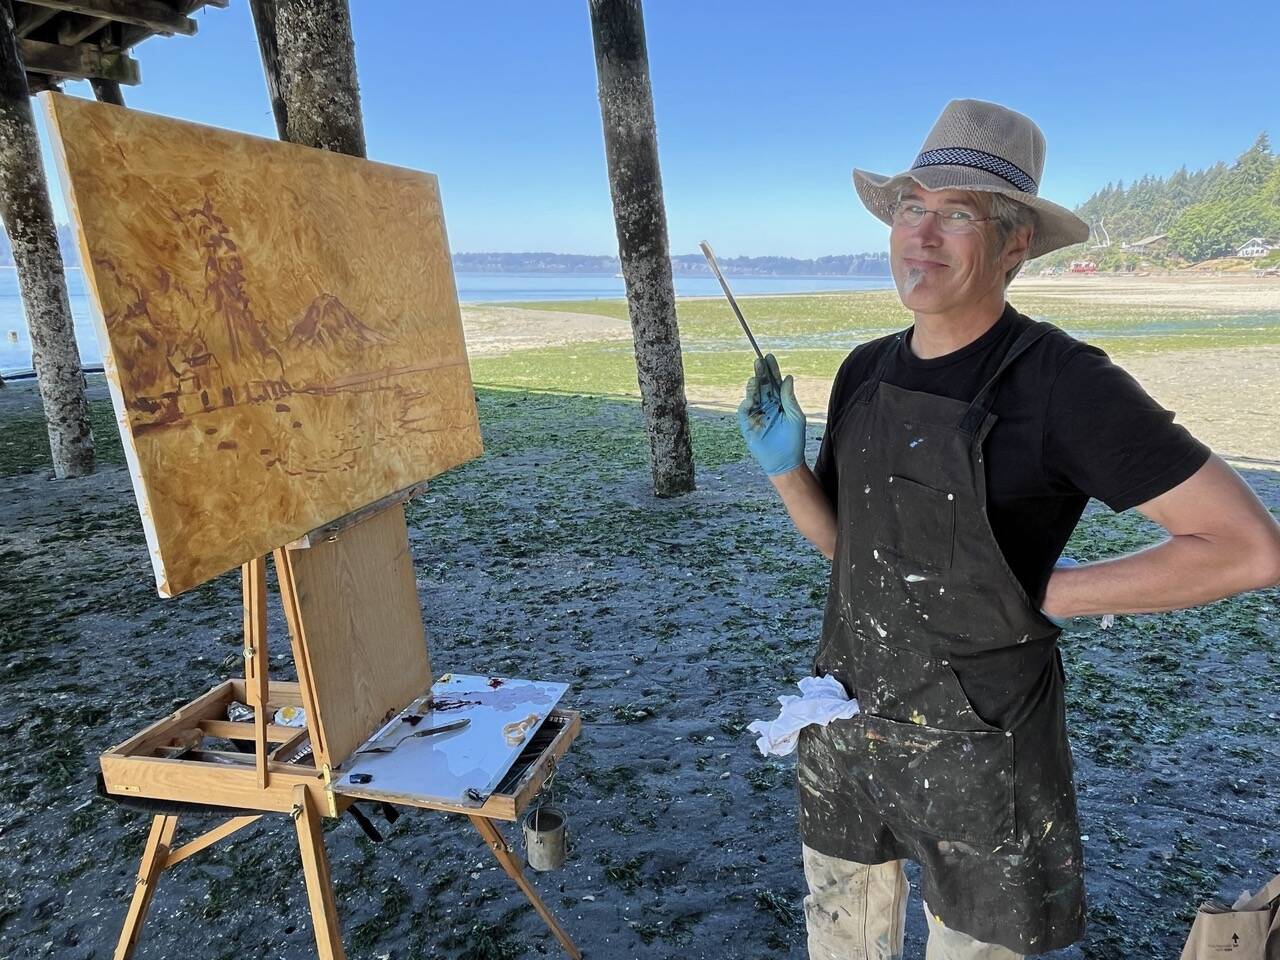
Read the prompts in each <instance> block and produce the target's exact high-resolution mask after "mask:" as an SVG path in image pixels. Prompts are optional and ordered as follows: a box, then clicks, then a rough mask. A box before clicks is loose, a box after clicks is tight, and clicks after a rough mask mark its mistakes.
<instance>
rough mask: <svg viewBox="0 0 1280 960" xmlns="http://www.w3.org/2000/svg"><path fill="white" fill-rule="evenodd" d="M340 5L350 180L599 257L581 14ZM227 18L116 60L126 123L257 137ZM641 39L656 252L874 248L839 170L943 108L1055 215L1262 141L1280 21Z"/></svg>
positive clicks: (1020, 23) (1187, 13)
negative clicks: (997, 109)
mask: <svg viewBox="0 0 1280 960" xmlns="http://www.w3.org/2000/svg"><path fill="white" fill-rule="evenodd" d="M351 6H352V14H353V19H354V28H355V38H356V56H357V61H358V69H359V74H360V86H361V93H362V98H363V107H364V121H365V131H366V136H367V139H368V146H369V156H370V157H371V158H373V159H377V160H381V161H385V162H388V163H395V164H399V165H402V166H407V167H414V168H417V169H422V170H429V171H431V172H433V173H436V174H438V175H439V177H440V184H441V191H442V194H443V197H444V204H445V213H446V218H447V222H448V229H449V235H450V242H451V245H452V247H453V249H454V250H455V251H481V250H490V251H494V250H503V251H528V250H551V251H557V252H566V253H615V252H616V249H617V246H616V241H615V238H614V232H613V219H612V211H611V207H610V203H609V189H608V181H607V178H606V172H605V163H604V148H603V144H602V138H601V132H600V112H599V105H598V102H597V100H596V77H595V61H594V54H593V52H592V45H591V28H590V21H589V18H588V14H587V4H586V2H585V0H574V2H570V0H542V2H535V3H530V2H528V0H524V2H513V0H490V2H488V3H485V4H461V3H449V2H444V0H439V2H429V0H352V3H351ZM247 7H248V5H247V4H246V3H244V2H243V0H234V2H233V3H232V4H231V7H230V8H229V9H226V10H218V9H216V8H215V9H209V10H207V11H206V12H204V13H202V14H200V15H199V16H198V21H199V26H200V30H199V33H198V34H197V35H196V36H195V37H173V38H156V39H153V40H149V41H147V42H146V43H144V44H142V45H141V46H140V47H138V48H137V49H136V51H135V55H136V57H137V59H138V60H139V62H140V64H141V68H142V77H143V82H142V84H141V86H138V87H132V88H126V89H125V98H126V100H127V102H128V103H129V105H130V106H133V107H136V108H138V109H141V110H147V111H151V112H154V113H161V114H166V115H169V116H174V117H180V118H183V119H187V120H193V121H196V122H200V123H209V124H215V125H217V126H222V127H227V128H230V129H234V130H240V131H244V132H246V133H255V134H260V135H263V136H275V126H274V123H273V121H272V118H271V111H270V105H269V103H268V101H267V95H266V89H265V86H264V84H263V80H262V68H261V63H260V61H259V60H258V52H257V44H256V40H255V38H254V34H253V25H252V21H251V19H250V16H249V13H248V9H247ZM958 10H965V11H968V12H967V13H965V14H964V15H963V16H957V11H958ZM645 18H646V28H647V34H648V42H649V59H650V68H651V74H652V80H653V88H654V100H655V108H656V114H657V121H658V145H659V151H660V155H661V162H662V173H663V185H664V191H665V195H666V203H667V211H668V223H669V227H670V235H671V249H672V252H673V253H693V252H696V250H697V243H698V241H699V240H701V239H707V240H709V241H710V242H711V244H712V245H713V246H714V247H715V248H716V251H717V253H719V254H720V255H722V256H732V255H738V254H747V255H764V254H779V255H787V256H797V257H810V256H820V255H823V254H831V253H857V252H862V251H867V250H881V249H884V248H885V246H886V244H887V238H886V228H885V227H884V226H882V225H881V224H880V223H879V221H877V220H875V219H874V218H873V217H872V216H871V215H870V214H868V213H866V212H865V211H864V210H863V208H862V207H861V205H860V204H859V203H858V200H857V197H856V195H855V194H854V192H853V189H852V186H851V183H850V179H849V172H850V169H851V168H852V167H853V166H855V165H856V166H860V167H865V168H867V169H870V170H873V171H876V172H881V173H894V172H897V171H898V170H900V169H902V168H903V167H905V166H907V165H909V164H910V161H911V160H912V158H913V157H914V156H915V153H916V151H917V149H918V147H919V145H920V142H921V141H922V140H923V139H924V136H925V134H926V133H927V132H928V129H929V127H930V126H931V125H932V123H933V120H934V119H935V118H936V117H937V115H938V113H939V111H940V110H941V109H942V107H943V105H944V104H945V103H946V102H947V100H949V99H951V98H953V97H977V98H981V99H988V100H996V101H999V102H1001V103H1005V104H1007V105H1008V106H1010V107H1013V108H1014V109H1017V110H1020V111H1022V112H1024V113H1026V114H1028V115H1030V116H1031V117H1032V118H1033V119H1035V120H1036V122H1037V123H1039V124H1040V126H1041V128H1042V129H1043V130H1044V132H1045V136H1046V138H1047V141H1048V157H1047V163H1046V170H1045V176H1044V180H1043V183H1042V185H1041V194H1042V195H1043V196H1046V197H1048V198H1050V199H1053V200H1055V201H1058V202H1060V203H1063V204H1065V205H1067V206H1073V205H1075V204H1077V203H1079V202H1081V201H1083V200H1084V199H1086V198H1087V197H1088V196H1089V195H1090V194H1091V193H1092V192H1093V191H1094V190H1096V189H1098V188H1099V187H1101V186H1103V185H1104V184H1105V183H1106V182H1107V181H1108V180H1115V179H1118V178H1122V179H1124V180H1125V181H1126V182H1128V181H1129V180H1131V179H1134V178H1137V177H1140V176H1142V175H1143V174H1145V173H1155V174H1161V175H1164V174H1168V173H1171V172H1172V171H1173V170H1175V169H1177V167H1178V166H1180V165H1181V164H1184V163H1185V164H1187V165H1188V167H1190V168H1192V169H1195V168H1197V167H1202V166H1208V165H1210V164H1212V163H1214V162H1216V161H1218V160H1228V161H1229V160H1231V159H1233V158H1234V157H1235V156H1236V155H1238V154H1239V153H1241V152H1242V151H1243V150H1244V149H1246V148H1247V147H1248V146H1249V145H1250V144H1251V143H1252V142H1253V140H1254V138H1255V137H1256V136H1257V134H1258V133H1259V132H1260V131H1262V130H1267V131H1268V132H1269V133H1270V134H1271V135H1272V137H1273V138H1275V139H1277V140H1280V98H1277V97H1276V96H1275V89H1276V72H1275V64H1276V62H1277V57H1276V46H1275V44H1276V38H1277V37H1280V4H1274V3H1266V2H1264V3H1253V4H1239V5H1227V6H1223V7H1219V6H1218V5H1211V4H1209V3H1207V2H1206V3H1185V2H1168V0H1166V2H1160V3H1155V2H1145V0H1144V2H1124V3H1115V2H1110V3H1089V2H1076V3H1072V4H1061V3H1054V4H1037V3H1030V4H1024V5H1012V4H999V5H997V4H980V5H977V6H976V7H975V6H972V5H970V6H967V7H960V6H957V5H955V4H954V3H935V2H930V0H921V2H918V3H916V4H913V5H912V6H911V7H910V13H904V12H901V10H891V9H890V5H888V4H879V5H873V4H854V3H849V2H830V3H826V2H823V3H819V2H812V3H803V2H793V3H785V4H784V3H780V2H757V0H738V2H733V3H730V2H719V0H717V2H709V0H699V2H687V0H686V2H677V0H649V2H648V3H646V5H645ZM410 25H413V29H410ZM68 89H69V92H75V93H78V94H81V95H88V88H87V85H72V86H71V87H69V88H68ZM55 181H56V178H55ZM54 194H55V201H54V202H55V205H56V208H57V215H58V218H59V219H60V220H65V219H66V213H65V207H64V206H63V203H62V198H61V197H60V196H59V190H58V189H57V188H56V187H55V189H54Z"/></svg>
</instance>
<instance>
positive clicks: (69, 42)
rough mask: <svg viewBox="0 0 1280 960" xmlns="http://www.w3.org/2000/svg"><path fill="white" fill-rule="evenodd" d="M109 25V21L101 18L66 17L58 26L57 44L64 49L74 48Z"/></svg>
mask: <svg viewBox="0 0 1280 960" xmlns="http://www.w3.org/2000/svg"><path fill="white" fill-rule="evenodd" d="M109 23H111V21H110V20H107V19H104V18H103V17H80V16H74V17H68V18H67V19H64V20H63V21H61V22H60V23H59V24H58V43H60V44H61V45H62V46H64V47H74V46H75V45H76V44H77V43H79V42H80V41H81V40H84V39H86V38H87V37H89V36H91V35H92V34H95V33H97V32H98V31H99V30H101V29H102V28H103V27H105V26H106V25H107V24H109Z"/></svg>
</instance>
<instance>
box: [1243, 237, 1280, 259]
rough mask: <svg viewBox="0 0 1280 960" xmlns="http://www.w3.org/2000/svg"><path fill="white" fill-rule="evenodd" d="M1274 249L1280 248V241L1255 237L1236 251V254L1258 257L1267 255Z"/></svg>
mask: <svg viewBox="0 0 1280 960" xmlns="http://www.w3.org/2000/svg"><path fill="white" fill-rule="evenodd" d="M1272 250H1280V241H1278V240H1264V239H1263V238H1262V237H1254V238H1253V239H1251V240H1250V241H1249V242H1248V243H1246V244H1245V245H1244V246H1242V247H1241V248H1240V249H1239V250H1237V251H1236V256H1237V257H1249V258H1251V259H1254V258H1257V257H1265V256H1266V255H1267V254H1268V253H1270V252H1271V251H1272Z"/></svg>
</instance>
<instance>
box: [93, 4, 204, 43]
mask: <svg viewBox="0 0 1280 960" xmlns="http://www.w3.org/2000/svg"><path fill="white" fill-rule="evenodd" d="M228 3H229V0H179V2H178V3H176V4H174V6H176V7H177V11H178V13H179V14H181V15H182V16H187V15H189V14H192V13H195V12H196V11H197V10H199V9H200V8H201V7H223V8H225V7H226V6H227V4H228ZM116 29H117V30H120V31H121V34H120V43H119V46H120V47H121V49H128V48H129V47H132V46H134V45H135V44H139V43H141V42H142V41H143V40H145V39H147V37H149V36H151V35H152V32H151V31H150V30H148V29H147V28H146V27H136V26H131V25H127V24H123V23H122V24H119V25H118V26H117V28H116Z"/></svg>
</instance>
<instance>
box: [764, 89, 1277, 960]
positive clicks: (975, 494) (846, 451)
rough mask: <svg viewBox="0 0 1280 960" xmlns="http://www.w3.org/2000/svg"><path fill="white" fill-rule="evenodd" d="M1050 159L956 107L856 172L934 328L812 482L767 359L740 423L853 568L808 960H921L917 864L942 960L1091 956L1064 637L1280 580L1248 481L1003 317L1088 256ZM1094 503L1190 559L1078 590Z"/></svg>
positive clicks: (829, 551)
mask: <svg viewBox="0 0 1280 960" xmlns="http://www.w3.org/2000/svg"><path fill="white" fill-rule="evenodd" d="M1043 161H1044V138H1043V136H1042V135H1041V133H1040V130H1039V129H1038V128H1037V127H1036V125H1035V124H1034V123H1032V122H1031V120H1029V119H1028V118H1027V117H1024V116H1022V115H1021V114H1018V113H1015V112H1013V111H1011V110H1008V109H1006V108H1004V107H1001V106H998V105H996V104H991V103H985V102H982V101H975V100H958V101H953V102H952V103H950V104H949V105H948V106H947V107H946V109H945V110H944V111H943V113H942V115H941V117H940V118H939V119H938V121H937V123H936V124H935V126H934V128H933V130H932V132H931V133H930V134H929V137H928V139H927V140H926V142H925V145H924V148H923V150H922V151H921V153H920V154H919V156H918V157H917V158H916V161H915V163H914V164H913V165H912V167H911V169H910V170H908V171H907V172H906V173H903V174H900V175H898V176H894V177H884V176H877V175H873V174H869V173H866V172H863V171H861V170H855V171H854V182H855V185H856V188H857V191H858V194H859V196H860V197H861V198H862V200H863V202H864V203H865V204H866V205H867V207H868V208H869V209H870V210H871V211H872V212H873V213H874V214H875V215H876V216H878V217H879V218H880V219H881V220H883V221H885V222H886V223H888V224H889V225H890V226H891V228H892V229H891V232H890V237H889V255H890V263H891V266H892V271H893V277H894V283H895V285H896V286H897V289H898V294H899V297H900V298H901V300H902V302H903V304H904V305H905V306H906V307H907V309H909V310H910V311H911V312H912V313H913V314H914V317H915V322H914V323H913V324H912V326H911V328H910V329H908V330H906V331H904V332H902V333H899V334H895V335H893V336H890V337H885V338H882V339H879V340H874V341H871V342H869V343H865V344H862V345H861V346H859V347H858V348H857V349H855V350H854V351H853V352H852V353H851V354H850V355H849V357H848V358H847V359H846V360H845V362H844V364H843V365H842V366H841V368H840V371H839V373H838V374H837V375H836V379H835V383H834V385H833V387H832V392H831V401H830V408H829V412H828V419H827V429H826V434H825V436H824V438H823V442H822V447H821V450H820V452H819V454H818V459H817V463H816V464H815V466H814V468H813V470H812V471H811V470H810V469H809V468H808V466H806V464H805V460H804V427H805V418H804V414H803V413H802V412H801V410H800V408H799V406H798V405H797V403H796V401H795V393H794V387H793V384H792V379H791V378H790V377H787V378H786V379H785V380H782V381H781V389H780V390H779V388H778V384H779V381H780V377H779V371H778V370H777V364H776V361H774V360H773V359H772V357H770V358H769V364H770V366H769V368H768V369H766V368H765V366H764V365H761V364H759V363H758V364H757V370H756V377H755V378H753V379H752V380H751V381H749V382H748V385H747V397H746V399H745V400H744V401H743V405H742V407H741V408H740V409H739V422H740V424H741V426H742V430H743V435H744V436H745V437H746V440H747V444H748V446H749V448H750V449H751V451H752V453H753V454H754V455H755V457H756V458H757V460H759V462H760V463H761V465H762V466H763V467H764V469H765V470H766V472H767V473H768V474H769V475H770V478H771V480H772V482H773V484H774V486H775V488H776V489H777V490H778V493H779V494H780V495H781V496H782V499H783V502H784V503H785V505H786V507H787V510H788V512H789V513H790V515H791V517H792V519H793V521H794V522H795V524H796V526H797V527H798V529H799V530H800V531H801V532H802V533H803V534H804V535H805V536H806V537H807V538H808V539H809V540H810V541H811V542H812V543H813V544H814V545H815V546H816V547H817V548H818V549H819V550H821V551H822V553H823V554H825V555H826V556H827V557H829V558H831V559H832V568H831V580H830V587H829V592H828V598H827V606H826V617H825V621H824V624H823V630H822V638H821V643H820V648H819V651H818V654H817V658H816V661H815V665H814V667H815V673H817V674H819V675H822V674H827V673H830V674H833V675H834V676H835V677H836V678H837V679H838V680H840V681H841V682H842V683H843V684H844V685H845V687H846V688H847V690H848V692H849V694H850V696H854V697H856V698H857V699H858V701H859V703H860V704H861V707H862V712H861V714H860V715H858V716H856V717H854V718H853V719H851V720H838V721H834V722H832V723H831V724H829V725H827V726H816V725H815V726H809V727H807V728H805V730H804V731H803V732H802V734H801V738H800V745H799V763H798V780H799V793H800V823H801V833H802V837H803V841H804V848H803V854H804V865H805V875H806V878H807V880H808V883H809V889H810V893H809V896H808V897H807V898H806V900H805V914H806V920H807V925H808V932H809V952H810V956H811V957H813V958H821V960H836V958H840V960H844V958H851V957H858V958H861V957H869V958H877V960H886V958H891V957H898V956H900V953H901V950H902V931H903V924H904V917H905V910H906V906H905V904H906V899H907V884H906V879H905V876H904V874H903V870H902V863H903V861H904V860H906V859H911V860H915V861H916V862H918V863H919V864H920V866H921V874H922V885H923V891H922V892H923V895H924V900H925V909H926V914H927V917H928V925H929V947H928V953H927V956H928V958H929V960H974V958H984V960H1008V958H1017V957H1020V956H1023V955H1025V954H1035V953H1043V952H1047V951H1050V950H1054V949H1057V948H1060V947H1064V946H1066V945H1067V944H1070V943H1072V942H1074V941H1076V940H1078V939H1079V938H1080V937H1081V936H1082V934H1083V931H1084V917H1085V911H1084V890H1083V879H1082V863H1081V859H1082V850H1081V844H1080V835H1079V825H1078V822H1077V819H1076V803H1075V793H1074V787H1073V784H1072V763H1071V754H1070V749H1069V747H1068V743H1067V734H1066V725H1065V716H1064V705H1063V704H1064V698H1063V672H1062V665H1061V659H1060V657H1059V655H1058V650H1057V643H1058V638H1059V635H1060V633H1061V630H1060V627H1059V622H1060V620H1062V619H1066V618H1071V617H1076V616H1088V615H1093V614H1104V613H1143V612H1151V611H1160V610H1172V609H1175V608H1179V607H1186V606H1191V605H1194V604H1200V603H1205V602H1208V601H1211V600H1214V599H1218V598H1221V597H1225V596H1228V595H1230V594H1233V593H1237V592H1240V591H1243V590H1250V589H1256V588H1260V587H1264V586H1269V585H1272V584H1274V583H1276V582H1277V581H1280V527H1278V526H1277V524H1276V523H1275V521H1274V520H1273V519H1272V518H1271V516H1270V515H1269V514H1268V513H1267V511H1266V509H1265V508H1264V507H1263V506H1262V504H1261V503H1259V501H1258V499H1257V498H1256V497H1255V496H1254V495H1253V493H1252V491H1251V490H1250V489H1249V488H1248V487H1247V486H1246V485H1245V483H1244V482H1243V481H1242V480H1241V479H1240V478H1239V477H1238V476H1237V475H1236V474H1235V473H1234V472H1233V471H1232V470H1231V469H1230V468H1229V467H1228V466H1226V465H1225V464H1224V463H1223V462H1222V461H1221V460H1220V459H1219V458H1218V457H1216V456H1214V455H1212V454H1211V453H1210V451H1209V450H1208V448H1206V447H1205V446H1204V445H1203V444H1201V443H1199V442H1198V441H1197V440H1195V439H1194V438H1193V437H1192V436H1191V435H1190V434H1189V433H1187V431H1186V430H1185V429H1183V428H1182V427H1181V426H1179V425H1176V424H1174V423H1173V417H1172V414H1170V413H1169V412H1167V411H1165V410H1163V409H1162V408H1161V407H1160V406H1159V405H1158V404H1156V403H1155V402H1154V401H1153V400H1152V399H1151V398H1150V397H1149V396H1148V395H1147V394H1146V393H1145V392H1144V391H1143V390H1142V388H1141V387H1140V386H1139V385H1138V384H1137V382H1136V381H1135V380H1133V379H1132V378H1131V377H1130V376H1129V375H1128V374H1126V373H1125V372H1124V371H1123V370H1121V369H1120V368H1119V367H1117V366H1115V365H1114V364H1112V363H1111V362H1110V360H1109V359H1108V358H1107V356H1106V354H1104V353H1103V352H1102V351H1100V350H1098V349H1096V348H1094V347H1090V346H1088V345H1087V344H1084V343H1081V342H1079V341H1077V340H1075V339H1073V338H1072V337H1070V336H1068V335H1067V334H1066V333H1063V332H1062V331H1061V330H1059V329H1057V328H1056V327H1053V326H1050V325H1049V324H1044V323H1036V322H1033V321H1031V320H1029V319H1028V318H1026V317H1025V316H1022V315H1021V314H1019V313H1018V312H1017V311H1016V310H1014V309H1013V307H1011V306H1009V305H1008V304H1007V303H1006V301H1005V289H1006V287H1007V285H1008V283H1009V281H1010V280H1012V278H1013V276H1014V275H1015V274H1016V273H1017V272H1018V270H1019V269H1020V268H1021V266H1022V264H1023V262H1024V261H1025V260H1027V259H1030V258H1033V257H1037V256H1040V255H1041V254H1043V253H1047V252H1048V251H1050V250H1053V249H1056V248H1058V247H1061V246H1065V245H1067V244H1071V243H1078V242H1080V241H1082V240H1084V239H1085V238H1086V237H1087V235H1088V228H1087V227H1086V225H1085V224H1084V223H1083V222H1082V221H1080V220H1079V219H1078V218H1077V217H1076V216H1074V215H1073V214H1072V213H1070V212H1069V211H1067V210H1066V209H1064V208H1062V207H1060V206H1058V205H1056V204H1053V203H1050V202H1049V201H1047V200H1043V199H1041V198H1040V197H1038V196H1037V194H1036V191H1037V185H1038V181H1039V180H1040V175H1041V171H1042V169H1043ZM1090 497H1096V498H1097V499H1099V500H1101V501H1103V502H1104V503H1106V504H1107V505H1108V506H1110V507H1111V508H1112V509H1113V510H1116V511H1121V510H1127V509H1129V508H1133V507H1136V508H1137V509H1138V510H1140V511H1141V512H1142V513H1143V514H1145V515H1146V516H1147V517H1149V518H1151V519H1152V520H1154V521H1156V522H1157V523H1159V524H1160V525H1161V526H1163V527H1164V528H1165V530H1166V531H1167V532H1168V533H1169V538H1168V539H1166V540H1165V541H1164V542H1162V543H1160V544H1159V545H1157V546H1153V547H1150V548H1149V549H1146V550H1142V551H1139V552H1137V553H1134V554H1131V555H1128V556H1123V557H1118V558H1115V559H1111V560H1106V561H1102V562H1098V563H1090V564H1084V565H1080V566H1074V567H1055V561H1056V560H1057V559H1058V557H1059V555H1060V554H1061V552H1062V549H1063V547H1064V545H1065V544H1066V542H1067V540H1068V538H1069V537H1070V536H1071V532H1072V529H1073V528H1074V527H1075V525H1076V523H1077V521H1078V520H1079V519H1080V516H1081V513H1082V512H1083V510H1084V507H1085V504H1086V503H1087V501H1088V499H1089V498H1090ZM1051 618H1052V619H1051Z"/></svg>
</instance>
